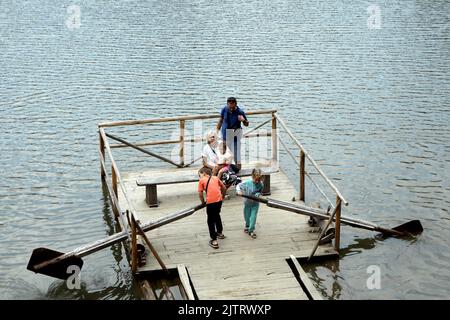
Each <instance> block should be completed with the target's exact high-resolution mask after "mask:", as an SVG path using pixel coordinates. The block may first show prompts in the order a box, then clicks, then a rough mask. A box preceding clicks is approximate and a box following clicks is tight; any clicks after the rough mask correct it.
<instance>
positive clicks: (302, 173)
mask: <svg viewBox="0 0 450 320" xmlns="http://www.w3.org/2000/svg"><path fill="white" fill-rule="evenodd" d="M299 199H300V201H303V202H305V153H304V152H303V150H300V196H299Z"/></svg>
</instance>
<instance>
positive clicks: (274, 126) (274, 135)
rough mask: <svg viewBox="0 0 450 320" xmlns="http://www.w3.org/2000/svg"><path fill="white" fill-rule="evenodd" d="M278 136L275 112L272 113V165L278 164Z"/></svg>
mask: <svg viewBox="0 0 450 320" xmlns="http://www.w3.org/2000/svg"><path fill="white" fill-rule="evenodd" d="M277 139H278V135H277V118H276V117H275V112H273V113H272V164H274V163H278V140H277Z"/></svg>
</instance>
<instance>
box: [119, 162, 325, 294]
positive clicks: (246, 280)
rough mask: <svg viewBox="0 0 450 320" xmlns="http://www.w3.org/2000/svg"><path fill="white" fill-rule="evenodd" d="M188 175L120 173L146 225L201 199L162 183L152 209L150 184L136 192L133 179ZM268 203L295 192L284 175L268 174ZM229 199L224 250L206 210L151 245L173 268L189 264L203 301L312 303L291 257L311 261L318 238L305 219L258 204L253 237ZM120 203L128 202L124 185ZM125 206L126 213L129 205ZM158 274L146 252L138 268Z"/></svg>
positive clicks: (189, 188) (188, 187)
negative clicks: (212, 235)
mask: <svg viewBox="0 0 450 320" xmlns="http://www.w3.org/2000/svg"><path fill="white" fill-rule="evenodd" d="M184 170H194V171H197V169H192V168H186V169H177V168H174V169H153V170H151V171H147V172H141V173H128V174H125V173H124V174H123V175H122V177H123V181H124V185H125V189H126V191H127V195H128V197H129V199H130V200H131V202H132V203H133V206H134V207H135V209H136V212H137V213H136V218H137V219H138V220H140V221H141V223H146V222H149V221H154V220H156V219H157V218H160V217H162V216H165V215H167V214H170V213H174V212H177V211H179V210H182V209H186V208H189V207H192V206H194V205H196V204H198V203H199V202H200V200H199V199H198V194H197V185H198V184H197V183H183V184H171V185H161V186H158V198H159V200H160V204H159V207H157V208H149V207H148V205H147V204H146V203H145V187H138V186H137V185H136V179H137V178H138V177H140V176H148V175H151V174H152V172H155V173H156V172H157V173H160V172H162V171H165V172H167V174H171V175H174V174H177V173H178V172H180V171H184ZM271 192H272V194H271V196H270V197H271V198H275V199H279V200H285V201H291V199H292V198H293V197H294V196H295V197H296V198H297V191H296V190H295V189H294V187H293V185H292V184H291V182H290V181H289V179H288V177H287V176H286V175H285V174H284V173H283V172H282V171H280V172H278V173H276V174H273V175H272V176H271ZM229 194H230V197H231V198H230V199H229V200H225V201H224V203H223V206H222V213H221V217H222V222H223V225H224V231H223V233H224V234H225V235H226V237H227V238H226V239H223V240H218V242H219V245H220V248H219V249H213V248H211V247H210V246H209V245H208V241H209V233H208V227H207V224H206V209H202V210H200V211H198V212H196V213H194V214H193V215H192V216H189V217H187V218H184V219H181V220H178V221H176V222H173V223H171V224H169V225H166V226H163V227H160V228H158V229H155V230H152V231H150V232H147V236H148V237H149V239H150V241H151V243H152V244H153V246H154V247H155V249H156V250H157V251H158V253H159V255H160V257H161V259H162V260H163V261H164V263H165V264H166V265H167V267H168V268H176V267H177V265H178V264H184V265H185V266H186V268H187V270H188V272H189V276H190V278H191V281H192V283H193V286H194V289H195V292H196V294H197V296H198V298H199V299H201V300H205V299H214V300H215V299H276V300H284V299H301V300H303V299H307V295H306V294H305V293H304V292H303V290H302V288H301V286H300V284H299V283H298V281H297V279H296V278H295V276H294V273H293V272H292V270H291V269H290V267H289V265H288V263H287V261H286V259H289V256H290V255H294V256H296V257H300V256H308V255H309V253H310V252H311V250H312V248H313V246H314V244H315V242H316V241H317V237H318V233H317V230H316V229H315V228H311V227H309V225H308V223H307V221H308V217H307V216H302V215H297V214H295V213H292V212H286V211H282V210H278V209H274V208H269V207H267V206H264V205H261V206H260V210H259V214H258V219H257V224H256V230H255V232H256V233H257V238H256V239H252V238H250V237H249V236H248V235H247V234H246V233H244V232H243V229H244V218H243V199H242V198H241V197H237V196H236V195H235V190H234V187H233V188H231V189H229ZM119 202H120V203H122V204H126V201H124V198H123V194H122V192H121V190H120V188H119ZM124 209H127V208H124ZM327 252H330V253H331V252H334V250H333V248H332V246H331V244H328V245H324V246H320V247H319V249H318V251H317V253H316V255H320V254H326V253H327ZM158 269H161V267H160V266H159V264H158V262H157V261H156V259H154V257H153V256H151V253H148V255H147V264H146V265H145V266H143V267H142V268H140V269H139V271H148V270H158Z"/></svg>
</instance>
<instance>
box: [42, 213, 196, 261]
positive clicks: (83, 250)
mask: <svg viewBox="0 0 450 320" xmlns="http://www.w3.org/2000/svg"><path fill="white" fill-rule="evenodd" d="M204 207H205V205H198V206H196V207H193V208H189V209H185V210H182V211H180V212H176V213H173V214H170V215H167V216H165V217H163V218H161V219H159V220H156V221H154V222H149V223H146V224H145V225H143V226H142V227H141V228H142V230H143V231H144V232H147V231H150V230H153V229H156V228H159V227H161V226H163V225H166V224H168V223H171V222H173V221H176V220H179V219H182V218H185V217H187V216H190V215H191V214H193V213H194V212H195V211H197V210H200V209H201V208H204ZM125 239H127V233H126V232H125V231H122V232H119V233H116V234H113V235H111V236H109V237H107V238H106V239H102V240H97V241H95V242H93V243H90V244H88V245H84V246H81V247H78V248H76V249H74V250H72V251H70V252H67V253H65V254H63V255H61V256H59V257H56V258H54V259H51V260H48V261H45V262H42V263H40V264H38V265H36V266H34V268H35V270H38V269H41V268H43V267H46V266H48V265H51V264H55V263H58V262H59V261H62V260H64V259H67V258H69V257H72V256H77V257H80V258H81V257H84V256H87V255H88V254H91V253H94V252H97V251H99V250H102V249H104V248H106V247H109V246H112V245H113V244H115V243H118V242H121V241H123V240H125Z"/></svg>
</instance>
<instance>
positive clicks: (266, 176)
mask: <svg viewBox="0 0 450 320" xmlns="http://www.w3.org/2000/svg"><path fill="white" fill-rule="evenodd" d="M259 169H261V171H262V174H263V178H262V182H263V184H264V189H263V191H262V195H269V194H270V174H272V173H276V172H278V171H279V170H278V168H271V167H262V168H259ZM252 170H253V169H242V170H241V171H239V173H238V174H237V176H238V177H248V176H251V175H252ZM198 180H199V178H198V174H197V172H196V171H188V172H178V173H168V174H166V175H158V176H156V175H155V176H153V177H139V178H138V179H137V180H136V184H137V185H138V186H140V187H143V186H145V201H146V202H147V204H148V205H149V207H157V206H158V191H157V186H158V185H160V184H175V183H188V182H196V181H198Z"/></svg>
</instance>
